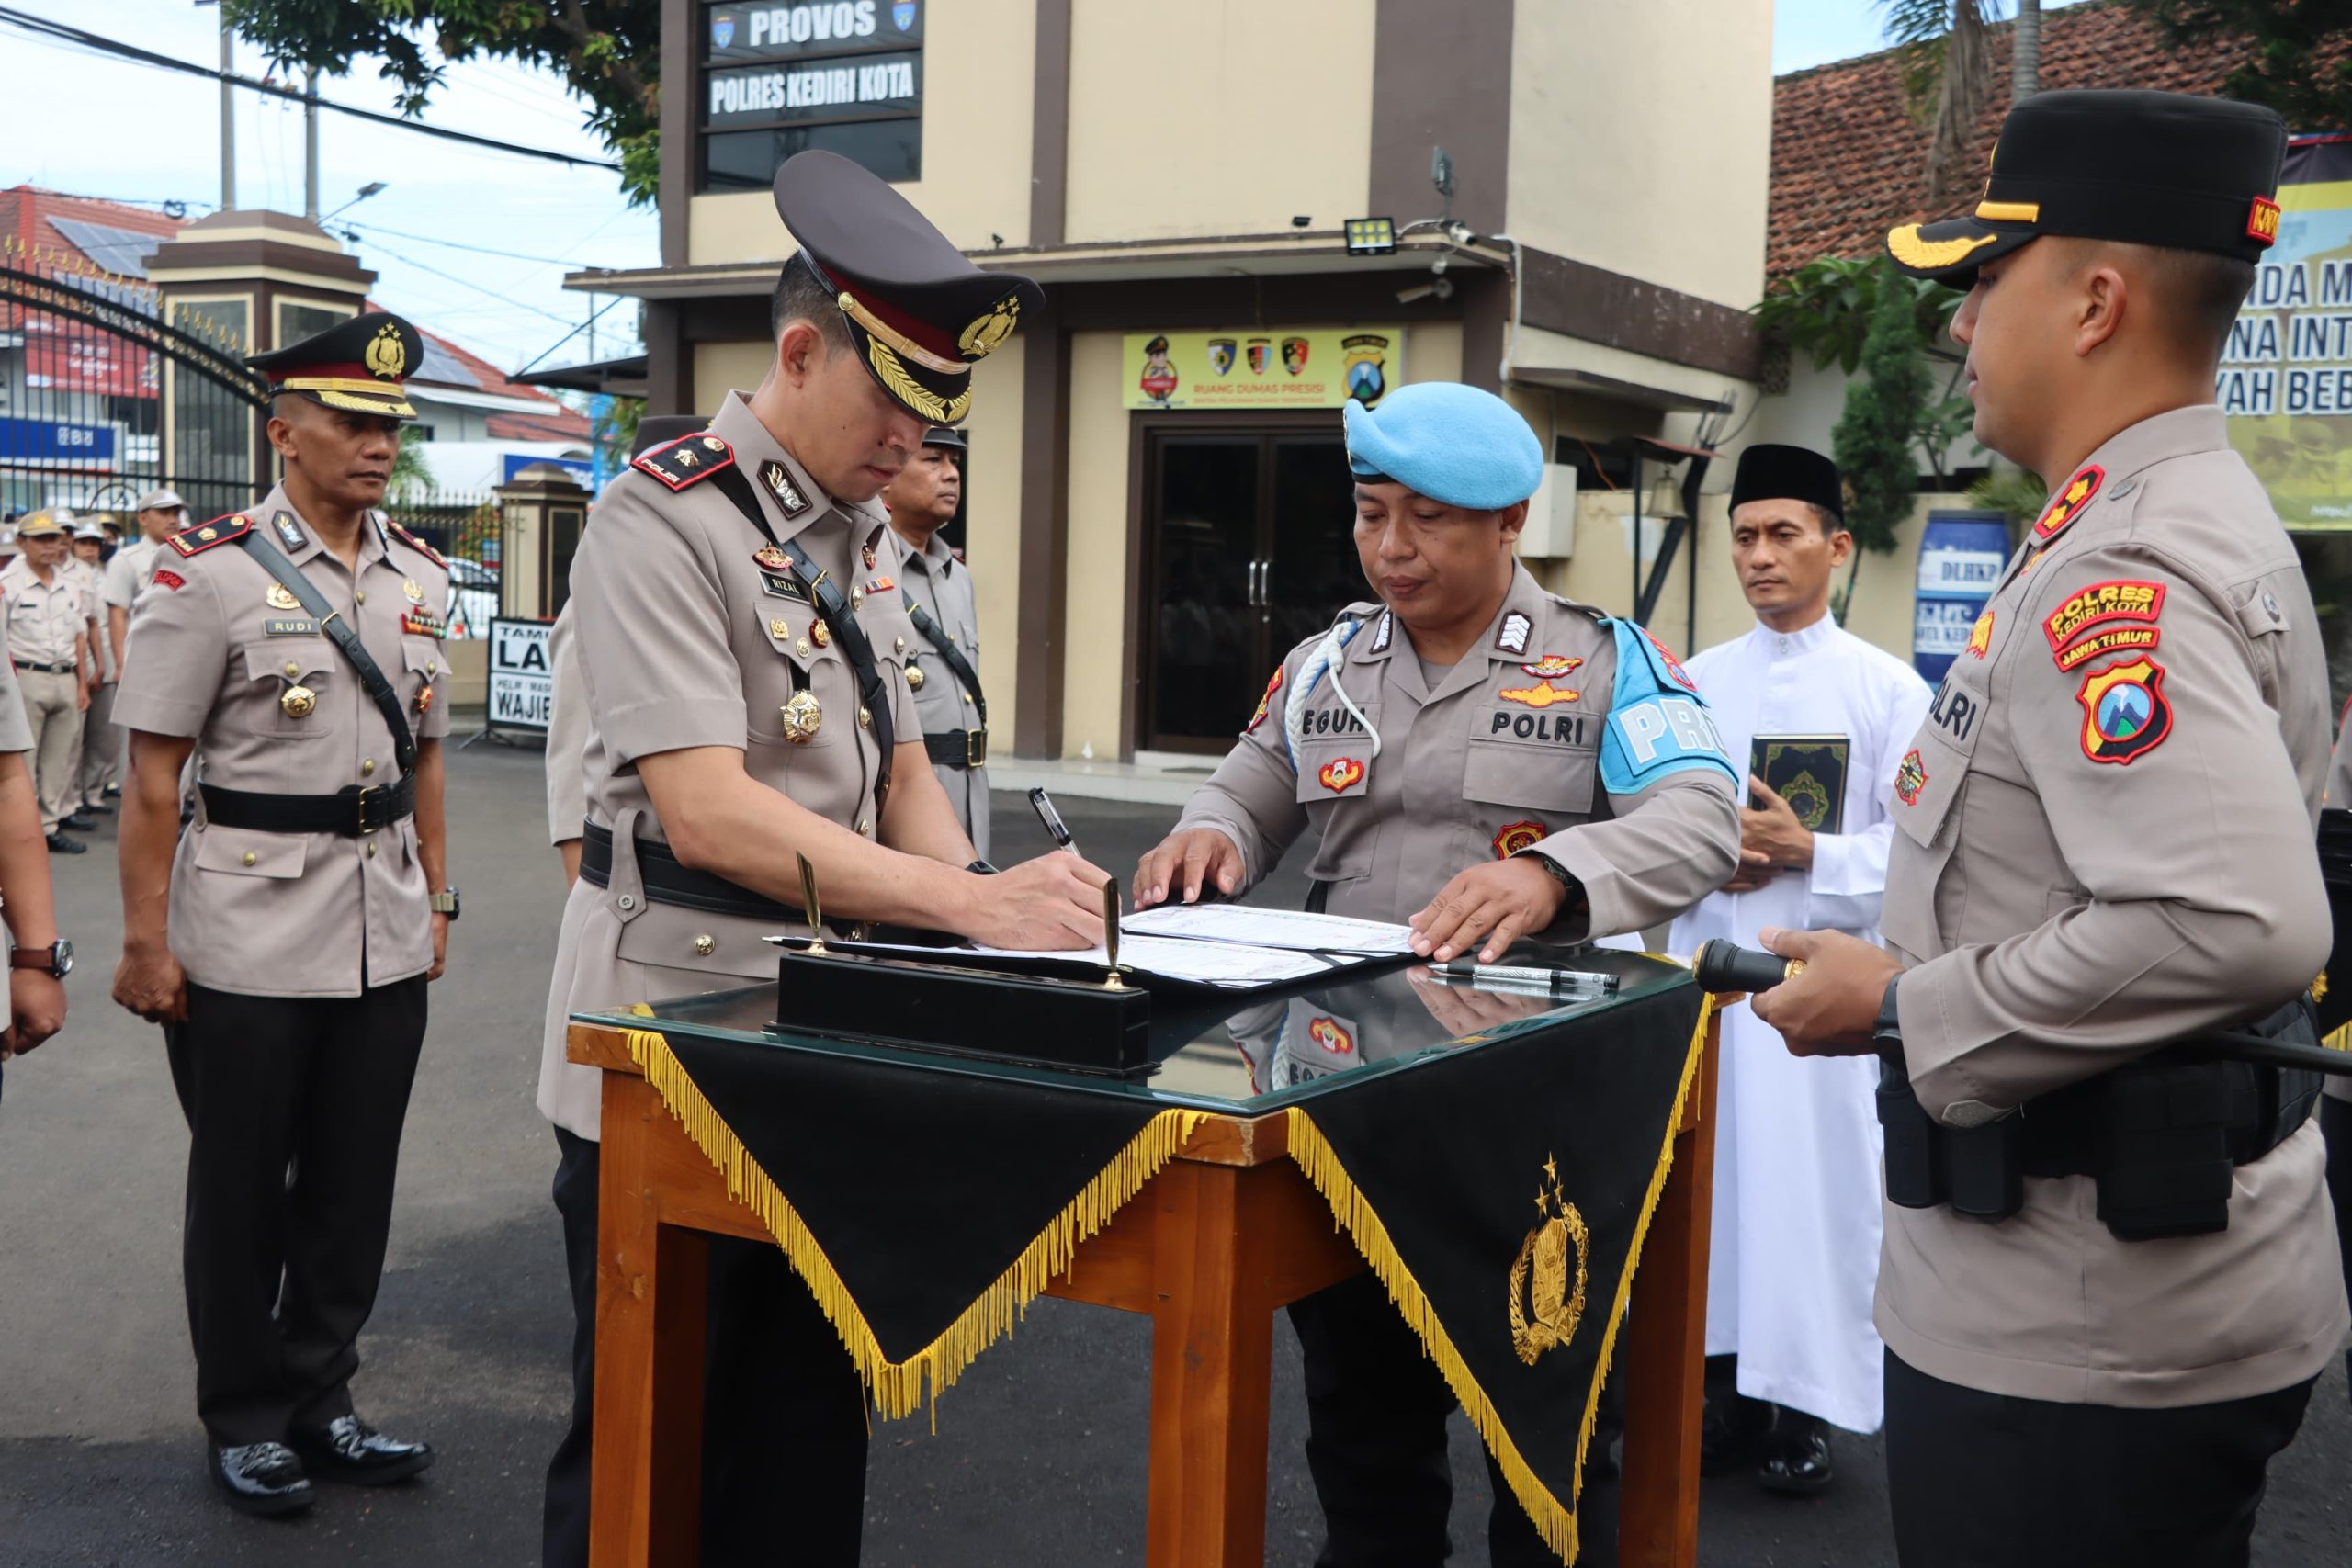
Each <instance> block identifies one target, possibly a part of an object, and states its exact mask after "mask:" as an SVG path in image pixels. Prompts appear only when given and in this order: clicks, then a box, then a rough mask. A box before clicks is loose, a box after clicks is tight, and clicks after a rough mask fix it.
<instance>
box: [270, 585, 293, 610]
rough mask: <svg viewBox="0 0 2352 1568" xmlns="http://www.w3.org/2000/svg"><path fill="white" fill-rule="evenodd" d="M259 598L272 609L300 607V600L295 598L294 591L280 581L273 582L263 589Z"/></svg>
mask: <svg viewBox="0 0 2352 1568" xmlns="http://www.w3.org/2000/svg"><path fill="white" fill-rule="evenodd" d="M261 600H262V603H263V604H266V605H268V606H269V607H270V608H271V609H273V610H299V609H300V608H301V607H302V601H300V599H297V598H295V597H294V591H293V590H292V589H290V588H288V587H287V586H286V584H284V583H282V582H273V583H271V584H270V585H269V586H268V587H267V588H266V589H264V590H263V591H262V595H261Z"/></svg>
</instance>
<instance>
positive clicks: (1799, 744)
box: [1747, 735, 1852, 833]
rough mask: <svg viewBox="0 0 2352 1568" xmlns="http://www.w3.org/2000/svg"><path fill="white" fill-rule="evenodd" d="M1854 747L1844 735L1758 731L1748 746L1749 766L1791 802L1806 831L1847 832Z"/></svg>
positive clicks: (1790, 805)
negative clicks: (1849, 762) (1848, 772)
mask: <svg viewBox="0 0 2352 1568" xmlns="http://www.w3.org/2000/svg"><path fill="white" fill-rule="evenodd" d="M1851 750H1852V747H1851V745H1850V744H1849V742H1848V740H1847V739H1846V737H1844V736H1842V735H1759V736H1758V737H1757V738H1756V739H1755V741H1754V742H1753V743H1752V744H1751V745H1750V746H1749V748H1748V753H1747V771H1748V772H1749V773H1753V774H1755V775H1756V776H1757V777H1758V778H1759V779H1762V780H1763V781H1764V782H1765V783H1766V784H1770V786H1771V789H1772V793H1773V794H1774V795H1779V796H1780V797H1781V799H1782V800H1785V801H1787V802H1788V803H1789V809H1790V810H1792V811H1793V812H1795V813H1796V814H1797V820H1798V821H1800V822H1802V823H1804V827H1805V831H1807V832H1809V833H1838V832H1843V831H1844V830H1845V829H1844V828H1843V826H1842V825H1843V823H1844V822H1845V819H1846V759H1847V756H1848V754H1849V752H1850V751H1851Z"/></svg>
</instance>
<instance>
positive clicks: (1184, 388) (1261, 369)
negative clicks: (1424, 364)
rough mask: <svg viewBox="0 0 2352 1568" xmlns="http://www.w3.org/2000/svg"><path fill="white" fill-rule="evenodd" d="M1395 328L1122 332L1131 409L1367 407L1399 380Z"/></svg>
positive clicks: (1400, 353) (1399, 333) (1401, 369)
mask: <svg viewBox="0 0 2352 1568" xmlns="http://www.w3.org/2000/svg"><path fill="white" fill-rule="evenodd" d="M1404 374H1405V331H1404V329H1403V328H1402V327H1309V328H1295V329H1288V330H1285V329H1281V328H1275V329H1272V330H1258V331H1250V332H1229V333H1128V334H1127V338H1126V345H1125V374H1124V375H1123V376H1122V377H1121V378H1120V387H1121V390H1122V395H1123V398H1124V400H1125V404H1126V406H1127V407H1128V408H1131V409H1335V408H1338V407H1340V405H1341V404H1343V403H1347V402H1350V401H1354V402H1360V403H1362V404H1363V405H1364V406H1365V407H1367V408H1369V407H1371V406H1373V405H1374V404H1375V403H1377V402H1379V401H1380V400H1381V399H1382V398H1384V397H1385V396H1387V395H1388V389H1390V388H1391V387H1394V386H1396V385H1397V383H1398V382H1399V381H1400V380H1402V379H1403V378H1404Z"/></svg>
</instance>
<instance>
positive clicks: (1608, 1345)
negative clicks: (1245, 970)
mask: <svg viewBox="0 0 2352 1568" xmlns="http://www.w3.org/2000/svg"><path fill="white" fill-rule="evenodd" d="M1714 1013H1715V999H1714V998H1713V997H1712V996H1710V997H1708V998H1706V1000H1705V1002H1704V1003H1703V1004H1702V1007H1701V1008H1700V1010H1699V1025H1698V1028H1697V1029H1696V1030H1694V1031H1693V1032H1692V1033H1691V1044H1690V1046H1689V1048H1688V1049H1687V1050H1686V1051H1685V1053H1684V1058H1683V1064H1682V1077H1681V1081H1680V1082H1679V1085H1678V1086H1677V1087H1676V1089H1675V1091H1674V1110H1673V1113H1672V1114H1671V1115H1670V1116H1668V1119H1667V1123H1666V1139H1665V1144H1664V1146H1663V1147H1662V1148H1660V1150H1659V1151H1658V1158H1657V1166H1656V1167H1655V1168H1653V1170H1652V1171H1651V1174H1650V1185H1649V1191H1648V1193H1647V1194H1646V1195H1645V1197H1644V1198H1643V1200H1642V1215H1641V1219H1640V1221H1639V1223H1638V1224H1636V1225H1635V1226H1634V1247H1633V1250H1632V1251H1631V1252H1630V1253H1628V1254H1627V1255H1626V1258H1625V1269H1624V1272H1623V1274H1622V1275H1621V1276H1620V1277H1619V1280H1618V1284H1617V1293H1616V1299H1615V1300H1614V1301H1613V1302H1612V1303H1611V1305H1610V1309H1609V1318H1608V1322H1607V1324H1606V1325H1604V1327H1603V1330H1602V1335H1601V1344H1600V1361H1599V1362H1598V1364H1597V1365H1596V1367H1595V1369H1594V1372H1593V1380H1592V1392H1591V1393H1590V1394H1589V1396H1588V1397H1587V1399H1586V1401H1585V1408H1584V1419H1583V1422H1582V1424H1581V1426H1580V1427H1578V1429H1577V1473H1576V1483H1575V1489H1574V1491H1573V1493H1572V1494H1571V1495H1570V1500H1569V1503H1568V1504H1567V1505H1566V1506H1562V1504H1561V1502H1560V1500H1559V1499H1558V1498H1557V1497H1555V1496H1554V1495H1553V1494H1552V1491H1551V1489H1550V1488H1549V1487H1547V1486H1545V1485H1544V1483H1543V1482H1542V1481H1541V1480H1539V1479H1537V1477H1536V1474H1535V1472H1534V1471H1533V1470H1532V1468H1530V1467H1529V1465H1528V1463H1527V1461H1526V1459H1525V1458H1524V1457H1523V1456H1522V1455H1521V1453H1520V1451H1519V1446H1518V1445H1517V1444H1516V1443H1514V1442H1512V1441H1511V1439H1510V1433H1509V1432H1506V1431H1505V1430H1504V1429H1503V1424H1502V1417H1501V1416H1500V1415H1498V1413H1497V1412H1496V1410H1495V1407H1494V1404H1493V1403H1492V1402H1491V1401H1490V1400H1488V1399H1487V1393H1486V1391H1485V1390H1484V1389H1482V1388H1480V1387H1479V1386H1478V1380H1477V1379H1476V1377H1475V1376H1473V1375H1472V1373H1471V1371H1470V1368H1469V1366H1468V1365H1467V1364H1466V1363H1465V1362H1464V1360H1463V1359H1462V1354H1461V1352H1460V1351H1459V1350H1457V1349H1455V1348H1454V1346H1453V1337H1451V1336H1449V1335H1448V1334H1447V1333H1446V1331H1445V1325H1443V1324H1442V1323H1440V1322H1439V1321H1438V1318H1437V1314H1436V1312H1435V1311H1434V1310H1432V1309H1431V1307H1430V1301H1429V1297H1428V1296H1427V1295H1425V1294H1424V1293H1423V1292H1422V1291H1421V1286H1420V1282H1419V1280H1415V1279H1414V1278H1413V1271H1412V1270H1411V1269H1409V1268H1408V1267H1406V1264H1405V1260H1404V1259H1403V1258H1400V1257H1399V1256H1397V1247H1396V1244H1395V1243H1394V1242H1393V1241H1391V1240H1390V1239H1389V1236H1388V1227H1387V1226H1386V1225H1385V1224H1382V1223H1381V1220H1380V1216H1379V1215H1378V1214H1375V1213H1373V1211H1372V1205H1371V1204H1369V1203H1367V1202H1365V1201H1364V1200H1363V1194H1361V1193H1360V1192H1358V1191H1357V1190H1356V1186H1355V1183H1354V1181H1353V1180H1352V1179H1351V1178H1350V1177H1349V1175H1348V1173H1347V1170H1346V1168H1344V1167H1342V1166H1341V1165H1340V1156H1339V1155H1338V1153H1337V1152H1336V1151H1335V1150H1333V1148H1332V1147H1331V1145H1330V1144H1329V1142H1328V1141H1326V1140H1325V1138H1324V1136H1323V1134H1322V1132H1321V1130H1320V1129H1318V1128H1317V1126H1316V1125H1315V1122H1314V1119H1313V1118H1312V1117H1310V1116H1309V1115H1308V1114H1307V1112H1306V1108H1305V1107H1303V1106H1295V1105H1294V1106H1292V1107H1291V1108H1290V1109H1289V1110H1288V1111H1285V1112H1284V1114H1285V1116H1286V1117H1287V1118H1288V1120H1289V1123H1290V1157H1291V1159H1292V1160H1293V1161H1294V1162H1295V1164H1296V1165H1297V1166H1298V1168H1299V1169H1300V1170H1301V1171H1303V1172H1305V1173H1306V1179H1307V1180H1308V1181H1310V1182H1312V1183H1314V1185H1315V1190H1317V1192H1320V1193H1321V1194H1322V1195H1323V1197H1324V1199H1325V1201H1328V1202H1329V1204H1330V1205H1331V1214H1332V1217H1333V1218H1334V1219H1335V1220H1336V1221H1338V1223H1339V1225H1340V1229H1341V1230H1343V1231H1345V1232H1346V1233H1347V1235H1348V1239H1349V1240H1351V1241H1352V1242H1353V1243H1354V1244H1355V1247H1356V1250H1357V1251H1358V1252H1360V1253H1362V1254H1363V1258H1364V1261H1365V1262H1366V1263H1369V1264H1370V1265H1372V1271H1373V1273H1374V1274H1375V1275H1376V1276H1378V1277H1379V1280H1380V1282H1381V1284H1382V1285H1383V1286H1384V1287H1385V1288H1386V1290H1387V1292H1388V1299H1389V1300H1390V1301H1392V1302H1394V1303H1397V1311H1398V1312H1400V1313H1402V1314H1404V1317H1405V1322H1406V1325H1408V1327H1410V1328H1411V1329H1412V1331H1413V1333H1414V1335H1415V1336H1416V1337H1418V1338H1419V1340H1420V1342H1421V1348H1422V1349H1423V1350H1424V1351H1425V1352H1426V1353H1427V1354H1428V1356H1429V1358H1430V1360H1432V1361H1434V1362H1436V1363H1437V1368H1438V1371H1439V1372H1440V1373H1442V1375H1443V1376H1444V1378H1445V1382H1446V1386H1447V1387H1448V1388H1450V1389H1452V1390H1453V1396H1454V1398H1456V1399H1458V1400H1460V1401H1461V1402H1462V1409H1463V1412H1464V1414H1465V1415H1467V1416H1469V1417H1470V1424H1471V1426H1473V1427H1476V1428H1477V1431H1478V1436H1479V1438H1481V1439H1483V1440H1484V1441H1485V1443H1486V1445H1487V1451H1488V1452H1490V1453H1492V1454H1493V1455H1494V1456H1495V1464H1496V1466H1497V1468H1498V1469H1499V1470H1501V1472H1502V1473H1503V1479H1504V1480H1505V1481H1506V1482H1508V1483H1510V1490H1511V1495H1513V1496H1514V1497H1517V1498H1518V1499H1519V1505H1520V1506H1521V1507H1522V1508H1524V1509H1526V1510H1527V1517H1528V1518H1529V1519H1531V1520H1532V1521H1533V1523H1534V1525H1535V1530H1536V1533H1537V1534H1538V1535H1540V1536H1542V1537H1543V1538H1544V1545H1546V1546H1548V1547H1550V1548H1551V1549H1552V1550H1553V1551H1556V1552H1558V1553H1559V1554H1560V1561H1562V1562H1570V1563H1573V1562H1575V1561H1576V1560H1577V1515H1576V1507H1575V1503H1576V1500H1577V1497H1580V1496H1581V1495H1582V1494H1583V1491H1584V1461H1585V1450H1587V1448H1588V1447H1589V1445H1590V1444H1591V1442H1592V1428H1593V1424H1594V1422H1595V1421H1596V1420H1597V1419H1598V1418H1599V1412H1600V1389H1601V1385H1602V1384H1603V1383H1604V1382H1607V1381H1608V1378H1609V1367H1610V1362H1611V1358H1612V1357H1613V1356H1614V1354H1615V1351H1616V1347H1617V1330H1618V1328H1619V1326H1620V1325H1622V1324H1623V1321H1624V1316H1625V1303H1626V1302H1627V1300H1628V1299H1629V1297H1630V1295H1631V1292H1632V1289H1633V1282H1634V1269H1635V1267H1636V1266H1637V1265H1638V1264H1639V1263H1640V1262H1641V1257H1642V1244H1643V1242H1644V1241H1645V1240H1646V1239H1647V1238H1648V1235H1649V1229H1650V1217H1651V1215H1652V1214H1653V1213H1655V1212H1656V1210H1657V1202H1658V1198H1659V1197H1660V1195H1661V1194H1663V1193H1664V1192H1665V1190H1666V1179H1667V1175H1668V1171H1669V1170H1670V1169H1671V1168H1672V1166H1673V1163H1674V1139H1675V1130H1676V1129H1677V1128H1678V1127H1679V1126H1680V1125H1681V1123H1682V1109H1683V1106H1684V1104H1685V1102H1686V1101H1687V1100H1689V1098H1690V1094H1691V1086H1692V1085H1693V1084H1694V1083H1696V1082H1697V1081H1698V1073H1699V1063H1700V1060H1701V1058H1702V1053H1703V1051H1704V1047H1705V1043H1706V1038H1707V1025H1708V1024H1709V1022H1710V1021H1713V1017H1714Z"/></svg>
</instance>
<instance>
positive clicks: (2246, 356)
mask: <svg viewBox="0 0 2352 1568" xmlns="http://www.w3.org/2000/svg"><path fill="white" fill-rule="evenodd" d="M2256 221H2267V222H2274V223H2275V224H2276V225H2277V229H2278V238H2277V240H2276V243H2273V244H2272V246H2271V248H2270V252H2269V254H2268V255H2267V256H2266V257H2265V258H2264V259H2263V261H2262V262H2261V263H2259V264H2258V265H2257V266H2256V270H2255V283H2254V291H2253V293H2252V294H2251V295H2250V296H2249V297H2248V298H2247V299H2246V303H2245V310H2243V311H2242V312H2241V313H2240V314H2239V316H2238V319H2237V324H2236V325H2235V326H2234V327H2233V328H2232V329H2231V331H2230V341H2229V344H2228V346H2227V348H2226V349H2225V350H2224V351H2223V353H2222V368H2221V373H2220V375H2219V376H2218V378H2216V380H2215V386H2214V391H2215V395H2216V399H2217V400H2218V401H2219V402H2220V403H2221V405H2222V413H2224V414H2225V415H2227V416H2228V419H2229V431H2230V445H2231V446H2233V447H2235V448H2236V449H2237V450H2238V452H2239V453H2240V454H2241V455H2243V456H2244V457H2245V460H2246V463H2247V464H2248V466H2249V467H2251V468H2253V469H2254V472H2255V475H2256V478H2258V479H2261V480H2262V483H2263V486H2264V488H2265V489H2267V491H2269V492H2270V502H2271V505H2272V506H2273V507H2274V508H2275V509H2276V510H2277V511H2278V517H2279V520H2280V521H2281V522H2283V523H2285V524H2286V525H2287V526H2288V527H2290V528H2297V529H2304V530H2333V531H2352V137H2346V136H2341V135H2335V136H2306V137H2297V138H2295V139H2294V140H2293V141H2291V142H2290V144H2289V146H2288V149H2287V163H2286V168H2285V172H2284V173H2283V174H2282V175H2281V176H2280V179H2279V186H2278V212H2277V213H2276V214H2275V215H2274V216H2271V217H2269V218H2267V219H2266V218H2264V216H2263V215H2262V213H2261V212H2260V211H2259V210H2257V213H2256Z"/></svg>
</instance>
